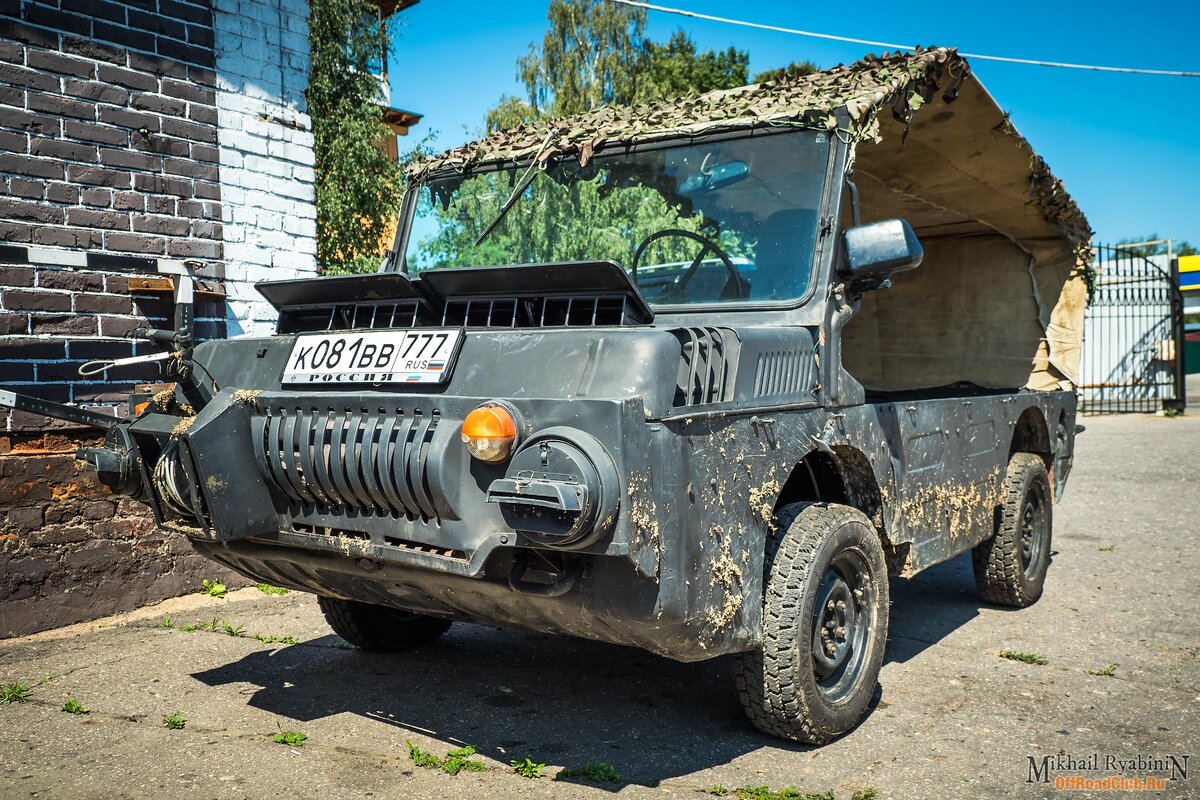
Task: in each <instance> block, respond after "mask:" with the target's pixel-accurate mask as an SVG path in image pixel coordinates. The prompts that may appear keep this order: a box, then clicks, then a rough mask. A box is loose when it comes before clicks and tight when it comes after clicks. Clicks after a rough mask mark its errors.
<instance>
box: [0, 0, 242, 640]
mask: <svg viewBox="0 0 1200 800" xmlns="http://www.w3.org/2000/svg"><path fill="white" fill-rule="evenodd" d="M213 65H214V58H213V29H212V10H211V8H210V5H209V3H208V2H207V0H200V1H199V2H192V0H129V2H112V1H110V0H0V245H4V244H8V245H18V246H25V247H35V248H37V247H48V248H55V249H60V250H61V249H65V250H76V251H87V252H91V253H97V252H101V253H114V254H125V255H136V256H142V257H159V258H179V259H197V260H200V261H201V262H202V263H203V265H204V266H203V269H202V271H201V274H202V275H203V276H205V277H208V278H212V279H214V280H220V278H221V277H222V275H223V270H222V265H221V257H222V245H221V234H222V230H221V205H220V199H221V198H220V190H219V182H218V150H217V127H216V125H217V112H216V99H215V90H214V87H215V83H216V76H215V73H214V71H213ZM5 259H6V256H3V255H0V388H3V389H8V390H12V391H18V392H23V393H28V394H33V395H37V396H40V397H44V398H47V399H50V400H57V401H64V402H73V403H79V404H101V405H104V404H107V405H114V406H120V405H122V404H123V402H122V401H124V399H125V397H126V395H127V394H128V392H129V391H130V390H132V389H133V387H134V385H135V384H138V383H154V382H158V381H161V380H162V372H161V362H152V363H149V364H146V365H138V366H130V367H124V368H121V369H118V370H113V371H111V372H110V373H109V375H108V379H107V380H106V379H104V378H102V377H101V378H96V379H90V380H84V379H81V378H80V377H79V376H78V375H77V369H78V367H79V366H80V364H82V363H83V362H85V361H89V360H93V359H113V358H122V357H125V356H130V355H133V354H141V353H144V352H151V351H152V348H150V347H149V346H148V345H147V344H145V343H140V342H139V343H135V342H132V341H131V340H130V339H129V338H128V337H127V335H128V333H129V332H130V331H131V330H132V329H133V328H135V327H139V326H144V325H147V324H149V325H153V326H155V327H170V321H169V316H170V314H171V301H170V297H169V295H164V294H159V293H150V292H142V291H132V292H131V291H130V280H131V278H132V277H134V276H132V275H131V274H130V273H121V272H113V271H104V270H94V269H87V268H73V267H45V266H39V267H33V266H30V265H28V264H25V263H19V259H16V258H12V257H7V262H6V260H5ZM196 311H197V316H198V317H199V324H198V327H197V333H198V334H199V335H200V336H201V337H202V338H216V337H222V336H224V334H225V323H224V320H225V306H224V304H223V303H221V302H214V301H208V302H203V303H201V304H200V305H198V306H197V308H196ZM5 431H7V432H8V433H7V434H6V433H4V432H5ZM47 431H57V432H54V433H47ZM79 437H80V432H78V431H69V430H63V428H62V426H61V425H54V424H49V423H46V422H44V421H41V420H39V419H37V418H34V417H31V416H29V415H16V416H15V417H10V416H9V415H8V414H6V413H4V412H3V411H0V636H5V635H13V634H18V633H27V632H30V631H33V630H40V629H44V628H49V627H54V626H57V625H62V624H67V623H70V622H78V621H81V620H86V619H91V618H94V617H96V616H101V615H104V614H109V613H113V612H115V611H120V610H125V609H129V608H133V607H135V606H137V605H140V604H143V603H146V602H151V601H155V600H159V599H162V598H165V597H169V596H172V595H175V594H179V593H180V592H183V591H188V590H190V589H192V588H194V587H195V586H196V585H198V583H199V580H200V578H201V577H203V576H208V575H213V574H218V570H217V569H216V568H215V567H214V566H212V565H210V564H209V563H208V562H206V561H203V560H202V559H200V558H199V557H198V556H196V555H194V554H193V553H192V552H191V548H190V547H189V546H188V544H187V543H186V541H185V540H184V539H182V538H180V537H177V536H170V537H168V536H167V535H166V534H163V533H161V532H158V531H156V530H155V526H154V524H153V520H152V519H151V517H150V515H149V513H148V512H147V511H146V510H145V509H144V507H142V506H140V505H138V504H135V503H131V502H129V501H128V500H124V499H118V498H115V497H113V496H112V495H111V494H109V493H108V491H107V489H105V488H104V487H102V486H100V485H98V484H97V483H96V482H95V478H94V476H92V475H91V474H90V473H87V472H86V471H83V470H82V469H81V468H80V467H78V466H77V465H76V464H75V461H74V457H73V455H74V452H75V448H76V446H77V445H78V444H80V443H87V442H86V440H85V439H81V438H79ZM221 574H227V573H221Z"/></svg>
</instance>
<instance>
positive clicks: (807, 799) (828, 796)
mask: <svg viewBox="0 0 1200 800" xmlns="http://www.w3.org/2000/svg"><path fill="white" fill-rule="evenodd" d="M734 794H735V795H737V797H738V798H739V800H834V796H833V792H823V793H821V794H805V793H804V792H801V791H800V790H799V789H797V788H796V787H795V786H789V787H787V788H786V789H779V790H775V789H769V788H767V787H766V786H743V787H742V788H740V789H735V790H734Z"/></svg>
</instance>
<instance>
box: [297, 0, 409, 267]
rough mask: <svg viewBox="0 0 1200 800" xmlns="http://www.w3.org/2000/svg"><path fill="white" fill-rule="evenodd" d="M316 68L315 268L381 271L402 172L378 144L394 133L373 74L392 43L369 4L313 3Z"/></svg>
mask: <svg viewBox="0 0 1200 800" xmlns="http://www.w3.org/2000/svg"><path fill="white" fill-rule="evenodd" d="M309 8H310V12H309V48H310V55H311V60H312V66H311V71H310V74H309V82H308V89H307V90H306V92H305V98H306V100H307V102H308V113H309V115H310V116H311V118H312V121H313V153H314V157H315V164H314V170H315V172H316V182H317V183H316V195H317V197H316V201H317V203H316V205H317V262H318V265H319V268H320V269H321V271H322V272H324V273H326V274H337V273H342V272H366V271H372V270H374V269H375V268H376V267H378V266H379V259H380V257H381V255H382V252H383V249H384V244H383V241H382V240H383V237H384V233H385V231H387V230H388V227H389V225H390V224H391V223H392V222H393V220H394V219H395V216H396V214H397V212H398V211H399V207H400V197H401V188H402V179H403V172H402V170H401V166H400V165H398V164H396V163H395V162H393V161H392V160H391V159H390V158H389V157H388V154H387V153H386V152H385V151H384V150H383V149H381V148H380V147H379V143H380V142H382V141H385V139H386V137H388V136H392V135H393V133H392V131H391V129H390V128H388V127H387V125H385V124H384V122H383V118H382V116H381V114H380V110H379V106H378V105H377V104H378V103H379V102H380V100H382V99H385V98H381V97H380V94H381V93H380V84H379V80H378V78H376V77H375V75H374V72H376V71H377V70H378V68H379V61H380V59H381V58H382V57H383V55H384V54H386V53H387V50H388V46H389V43H390V40H391V29H390V19H389V20H382V21H381V20H380V18H379V7H378V5H376V4H375V3H373V2H371V0H311V2H310V3H309Z"/></svg>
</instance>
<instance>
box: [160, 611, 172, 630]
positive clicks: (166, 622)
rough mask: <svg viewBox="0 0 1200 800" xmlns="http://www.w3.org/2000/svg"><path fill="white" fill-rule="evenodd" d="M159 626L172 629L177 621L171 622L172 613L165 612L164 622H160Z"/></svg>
mask: <svg viewBox="0 0 1200 800" xmlns="http://www.w3.org/2000/svg"><path fill="white" fill-rule="evenodd" d="M158 627H160V628H168V629H170V628H174V627H175V623H174V622H171V615H170V614H163V618H162V622H160V623H158Z"/></svg>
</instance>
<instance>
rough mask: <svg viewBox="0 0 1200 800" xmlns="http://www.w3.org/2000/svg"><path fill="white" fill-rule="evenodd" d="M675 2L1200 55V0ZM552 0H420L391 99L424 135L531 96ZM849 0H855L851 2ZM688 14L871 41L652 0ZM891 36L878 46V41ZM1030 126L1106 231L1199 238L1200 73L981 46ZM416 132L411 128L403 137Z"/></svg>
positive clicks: (1008, 102)
mask: <svg viewBox="0 0 1200 800" xmlns="http://www.w3.org/2000/svg"><path fill="white" fill-rule="evenodd" d="M660 2H661V4H662V5H669V6H674V7H677V8H687V9H689V10H692V11H698V12H701V13H708V14H714V15H717V16H727V17H737V18H740V19H745V20H750V21H754V22H763V23H768V24H774V25H781V26H785V27H792V28H801V29H804V30H812V31H820V32H823V33H833V34H839V35H843V36H855V37H859V38H864V39H874V40H878V41H890V42H914V43H920V44H923V45H927V44H937V45H946V46H954V47H958V48H959V49H960V50H962V51H964V52H972V53H986V54H995V55H1005V56H1015V57H1021V58H1037V59H1046V60H1054V61H1070V62H1080V63H1092V64H1106V65H1113V66H1131V67H1143V68H1151V69H1176V70H1190V71H1198V70H1200V47H1198V46H1197V40H1196V36H1197V31H1198V30H1200V3H1195V2H1191V1H1190V0H1159V2H1151V3H1132V4H1131V3H1128V2H1121V3H1118V2H1115V1H1114V0H1092V2H1080V0H1071V1H1070V2H1057V1H1055V0H1043V2H1039V3H1032V2H1008V3H1004V4H1003V5H1001V4H998V3H958V4H945V3H942V4H933V5H928V4H926V5H914V4H911V3H895V2H891V3H870V2H860V3H855V4H853V5H852V6H851V5H848V4H845V3H819V4H818V3H811V4H800V3H782V2H769V1H768V0H741V2H738V3H729V2H720V1H719V0H660ZM547 5H548V0H509V2H506V3H496V2H482V1H481V0H463V1H462V2H452V1H451V0H422V2H420V3H419V4H418V5H416V6H414V7H413V8H410V9H408V10H407V11H404V12H402V14H401V17H402V20H403V24H402V27H401V28H400V36H399V37H398V39H397V41H396V43H395V47H394V49H393V53H392V58H391V63H390V71H391V78H392V81H391V82H392V101H393V105H396V106H399V107H400V108H404V109H408V110H411V111H415V112H417V113H420V114H423V115H424V119H423V120H422V121H421V123H420V124H419V125H418V126H417V127H415V128H413V129H412V133H411V137H412V139H413V140H416V139H419V138H420V137H422V136H424V135H426V134H427V133H429V132H431V131H432V132H436V134H437V141H436V147H437V148H438V149H445V148H450V147H454V146H456V145H459V144H462V143H463V142H465V141H468V140H469V139H472V138H475V136H476V135H478V134H479V133H480V131H481V130H482V127H483V119H484V114H485V112H486V110H487V108H488V107H489V106H490V105H492V104H493V103H494V102H495V101H496V100H497V99H498V98H499V97H500V96H501V95H502V94H505V93H508V94H516V95H518V96H522V94H523V92H522V87H521V86H520V85H519V84H518V83H517V81H516V77H515V61H516V58H517V57H518V56H519V55H521V54H522V53H524V52H526V50H527V49H528V47H529V44H530V42H534V41H537V42H540V41H541V38H542V35H543V34H544V33H545V30H546V7H547ZM847 9H850V10H849V11H847ZM676 28H683V29H684V30H685V31H687V32H688V33H689V34H690V35H691V36H692V38H693V39H694V40H695V41H696V43H697V45H699V46H700V47H701V48H725V47H728V46H729V45H733V46H735V47H738V48H740V49H742V50H746V51H747V52H749V54H750V70H751V72H752V73H753V72H754V71H757V70H762V69H767V68H769V67H774V66H781V65H783V64H786V63H788V62H789V61H796V60H803V59H809V60H811V61H813V62H815V63H816V64H817V65H818V66H820V67H823V68H824V67H831V66H834V65H836V64H838V63H847V62H850V61H854V60H855V59H857V58H859V57H860V56H862V55H863V54H864V53H866V52H868V51H869V50H871V49H872V48H868V47H866V46H863V45H853V44H840V43H837V42H828V41H821V40H816V39H809V38H802V37H798V36H791V35H787V34H781V33H772V32H768V31H761V30H752V29H747V28H740V27H732V26H729V25H724V24H721V23H716V22H706V21H702V20H694V19H687V18H684V17H679V16H675V15H666V14H661V13H656V12H650V15H649V24H648V33H649V35H650V36H651V38H654V39H657V40H664V39H666V38H667V37H668V36H669V35H670V34H671V32H672V31H674V30H675V29H676ZM874 49H875V50H876V51H878V50H879V49H880V48H874ZM973 68H974V70H975V73H976V75H978V76H979V78H980V80H982V82H983V84H984V85H985V86H986V87H987V88H988V90H989V91H990V92H991V93H992V95H993V97H995V98H996V101H997V102H998V103H999V104H1000V105H1001V106H1002V107H1003V108H1004V109H1006V110H1008V111H1010V112H1011V114H1012V120H1013V122H1014V123H1015V124H1016V126H1017V128H1018V130H1020V131H1021V133H1022V134H1024V135H1025V137H1026V138H1027V139H1029V141H1030V142H1031V143H1032V145H1033V148H1034V150H1036V151H1037V152H1038V153H1040V154H1041V155H1042V156H1043V157H1045V159H1046V160H1047V162H1049V164H1050V167H1051V169H1053V170H1054V172H1055V174H1057V175H1058V176H1059V177H1061V178H1062V179H1063V180H1064V181H1065V182H1066V184H1067V189H1068V191H1070V192H1071V194H1072V196H1074V197H1075V199H1076V201H1077V202H1078V203H1079V205H1080V207H1081V208H1082V209H1083V210H1084V213H1086V214H1087V216H1088V219H1089V220H1090V221H1091V223H1092V227H1093V228H1094V229H1095V230H1096V235H1097V238H1098V239H1099V240H1101V241H1116V240H1117V239H1120V238H1123V237H1128V236H1139V235H1144V234H1149V233H1152V232H1155V231H1157V232H1158V233H1159V234H1160V235H1162V236H1171V237H1175V238H1178V239H1186V240H1189V241H1191V242H1192V243H1193V244H1196V245H1200V213H1197V212H1198V211H1200V78H1177V77H1159V76H1140V75H1123V74H1114V73H1101V72H1082V71H1076V70H1064V69H1049V68H1045V67H1033V66H1021V65H1015V64H1001V63H996V62H987V61H975V62H974V63H973ZM403 145H404V141H403V140H401V146H402V147H403Z"/></svg>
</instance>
